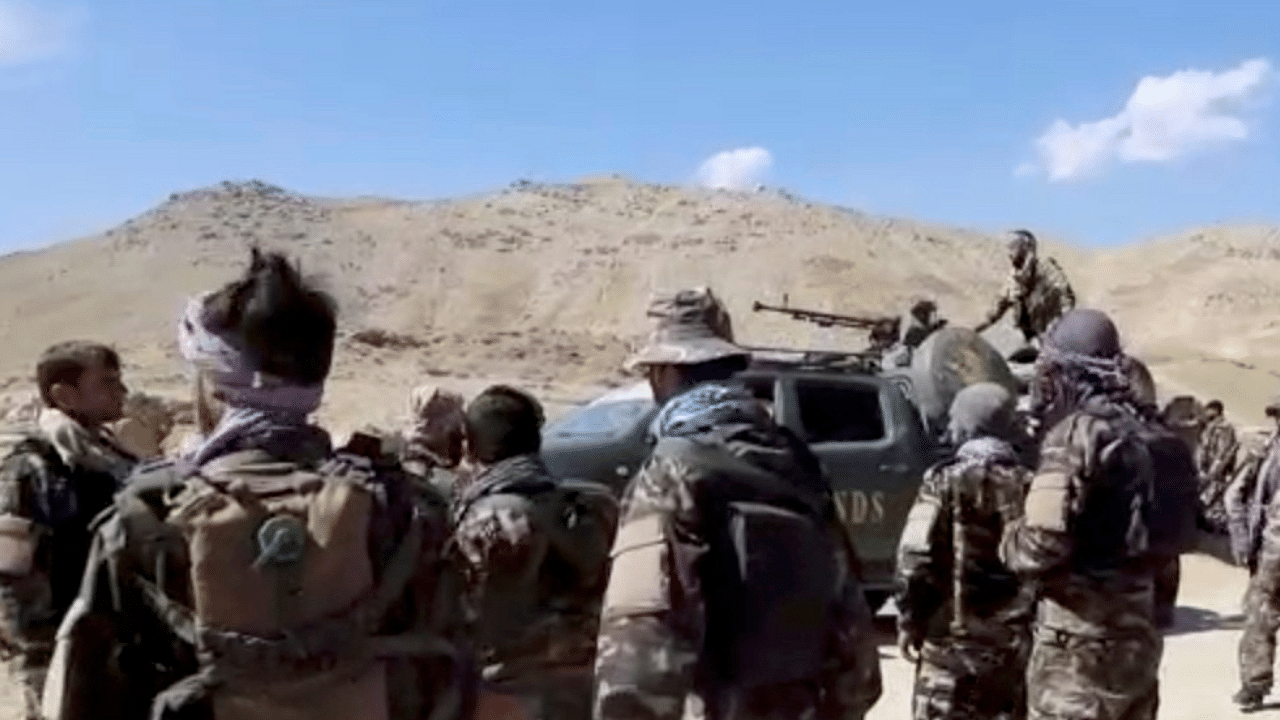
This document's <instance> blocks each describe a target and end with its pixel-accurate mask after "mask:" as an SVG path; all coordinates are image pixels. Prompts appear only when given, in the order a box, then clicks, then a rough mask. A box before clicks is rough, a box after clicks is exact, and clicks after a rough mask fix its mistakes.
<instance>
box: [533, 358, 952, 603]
mask: <svg viewBox="0 0 1280 720" xmlns="http://www.w3.org/2000/svg"><path fill="white" fill-rule="evenodd" d="M739 380H741V381H742V382H744V383H745V384H746V385H747V387H749V388H751V390H752V391H753V393H754V394H755V395H756V397H758V398H760V399H761V400H762V401H764V402H766V403H768V404H770V405H771V406H772V410H773V414H774V418H775V419H776V421H777V422H778V423H779V424H781V425H784V426H786V427H788V428H790V429H791V430H793V431H795V432H796V433H797V434H798V435H799V436H800V437H801V438H803V439H804V440H805V441H807V442H808V443H809V445H810V447H811V448H812V449H813V451H814V453H816V454H817V456H818V458H819V459H820V460H821V462H822V464H823V466H824V468H825V470H826V472H827V475H828V477H829V478H830V479H831V483H832V489H833V490H834V494H835V499H836V504H837V507H838V509H839V512H840V517H841V518H842V519H843V520H844V522H845V524H846V525H847V526H848V528H849V529H850V531H851V535H852V537H853V539H854V542H855V543H856V545H857V549H858V554H859V556H860V558H861V560H862V564H863V577H864V583H865V587H866V593H867V598H868V601H869V602H870V604H871V605H872V607H873V608H874V609H878V608H879V607H880V606H881V605H883V604H884V602H885V601H886V600H887V599H888V598H889V597H890V595H891V594H892V591H893V585H894V577H893V576H894V567H895V556H896V553H897V546H898V538H899V536H900V535H901V533H902V528H903V525H904V524H905V523H906V518H907V513H908V511H909V510H910V508H911V505H912V503H913V502H914V501H915V498H916V493H917V490H918V488H919V486H920V482H921V479H922V477H923V474H924V471H925V470H926V469H927V468H928V467H929V466H930V465H931V464H933V463H934V462H936V461H938V460H940V459H942V458H943V457H944V456H945V454H946V452H947V451H946V448H945V447H944V446H943V445H942V444H941V443H940V442H939V441H938V440H937V439H936V438H935V436H934V434H933V433H930V432H929V431H927V429H926V419H925V418H924V417H923V415H922V413H921V412H920V410H919V409H918V405H917V404H916V403H915V402H913V398H914V397H916V394H915V388H913V387H912V380H911V378H910V377H908V376H906V375H899V376H887V375H882V374H879V373H873V372H858V371H841V372H833V371H831V370H829V369H823V368H815V367H812V366H804V365H802V364H787V363H768V362H755V363H753V365H752V367H751V368H749V369H748V370H747V371H746V372H744V373H742V374H741V375H739ZM657 411H658V408H657V406H656V405H655V403H654V400H653V396H652V393H651V392H650V390H649V386H648V384H647V383H637V384H635V385H632V386H628V387H623V388H620V389H617V390H614V391H612V392H610V393H608V394H605V395H603V396H601V397H599V398H597V399H595V400H594V401H592V402H590V403H588V404H586V405H584V406H581V407H579V408H577V409H575V410H572V411H570V412H568V413H567V414H565V415H564V416H562V417H561V418H560V419H559V420H558V421H557V422H555V423H553V424H551V425H549V426H548V427H547V428H546V430H545V432H544V435H543V453H542V454H543V457H544V459H545V461H546V463H547V465H548V467H549V468H550V470H551V471H552V472H553V473H555V474H556V475H558V476H559V477H564V478H580V479H589V480H594V481H596V482H601V483H605V484H608V485H611V486H612V487H614V488H615V489H616V491H617V492H619V493H620V492H621V491H622V489H623V487H625V485H626V483H627V482H628V481H629V480H630V478H631V477H632V476H633V475H634V474H635V472H636V471H637V470H638V468H639V467H640V465H641V464H642V463H643V462H644V461H645V459H646V458H647V457H648V454H649V445H648V444H647V442H646V434H647V432H648V428H649V425H650V423H651V422H652V421H653V418H654V416H655V415H656V414H657Z"/></svg>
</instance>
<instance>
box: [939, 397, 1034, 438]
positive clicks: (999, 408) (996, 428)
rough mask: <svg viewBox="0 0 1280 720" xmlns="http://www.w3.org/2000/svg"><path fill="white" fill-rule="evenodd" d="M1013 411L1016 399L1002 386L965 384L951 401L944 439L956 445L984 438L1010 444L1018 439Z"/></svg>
mask: <svg viewBox="0 0 1280 720" xmlns="http://www.w3.org/2000/svg"><path fill="white" fill-rule="evenodd" d="M1016 410H1017V399H1016V398H1015V397H1014V396H1013V394H1012V393H1010V392H1009V391H1008V390H1007V389H1005V388H1004V387H1003V386H1002V385H998V384H996V383H991V382H980V383H974V384H973V385H968V386H966V387H965V388H964V389H962V390H961V391H960V392H958V393H956V397H955V399H954V400H952V401H951V412H950V425H949V426H948V428H947V435H948V438H949V439H950V440H951V442H952V443H953V444H954V445H956V446H959V445H963V444H964V443H966V442H969V441H970V440H977V439H978V438H984V437H988V438H996V439H999V440H1004V441H1006V442H1013V441H1015V440H1017V439H1018V432H1017V427H1018V419H1017V415H1016Z"/></svg>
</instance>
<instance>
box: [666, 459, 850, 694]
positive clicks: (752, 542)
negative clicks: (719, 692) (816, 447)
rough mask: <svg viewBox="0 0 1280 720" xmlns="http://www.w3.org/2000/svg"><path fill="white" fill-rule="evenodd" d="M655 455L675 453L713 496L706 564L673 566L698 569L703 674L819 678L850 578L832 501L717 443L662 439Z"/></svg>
mask: <svg viewBox="0 0 1280 720" xmlns="http://www.w3.org/2000/svg"><path fill="white" fill-rule="evenodd" d="M656 454H662V455H663V456H664V457H671V456H673V455H677V456H680V457H681V460H680V462H681V464H684V465H686V466H687V467H690V468H695V469H696V471H697V472H699V473H700V474H702V476H703V477H704V478H705V481H706V485H705V487H706V488H707V489H708V490H709V493H710V494H711V497H710V498H709V502H708V503H707V505H708V506H707V507H706V508H705V510H704V511H703V512H704V513H705V522H704V527H706V528H708V529H709V532H710V536H709V538H708V540H709V546H710V547H709V548H708V551H707V556H706V561H705V565H703V566H702V568H686V569H682V570H679V571H677V572H696V573H700V574H701V586H702V592H703V595H704V601H705V603H706V611H705V617H706V636H705V639H704V641H703V654H702V656H703V663H702V664H703V668H702V672H703V673H704V675H705V678H704V679H705V680H706V681H708V682H709V683H710V684H711V685H713V686H715V687H720V688H737V689H751V688H760V687H766V686H771V685H777V684H782V683H788V682H794V681H799V680H806V679H814V678H817V677H818V676H819V675H820V674H822V672H823V670H824V668H825V667H826V665H827V660H828V656H829V653H830V651H831V647H832V642H833V638H834V636H835V635H836V633H838V632H839V631H841V628H838V627H837V624H838V623H839V617H840V615H841V613H843V611H844V608H843V606H842V605H841V601H842V593H843V591H844V590H845V587H844V585H845V582H846V580H847V579H848V578H847V569H846V568H842V567H840V565H839V562H838V558H841V557H845V555H847V553H848V551H849V548H847V547H843V548H842V545H843V544H844V541H845V540H847V538H843V537H841V536H840V535H839V534H838V533H841V532H842V530H841V529H840V528H839V526H838V524H836V523H834V522H832V518H831V514H830V511H831V507H830V505H829V504H828V503H827V502H826V499H829V498H824V496H822V495H821V494H820V493H817V492H814V491H813V489H812V488H808V487H805V486H804V484H803V483H802V482H799V481H797V479H795V478H788V477H783V476H782V475H780V474H778V473H775V472H773V471H770V470H767V469H765V468H762V467H758V466H756V465H754V464H752V463H750V462H748V461H747V460H745V459H744V458H742V457H739V456H737V455H735V454H733V453H731V452H729V451H728V450H727V448H725V447H724V446H723V445H719V444H706V443H700V442H695V441H691V440H688V439H684V438H666V439H663V440H661V441H660V442H659V444H658V446H657V447H656V448H655V455H656ZM802 459H803V458H802ZM842 550H843V551H844V552H842ZM846 559H848V560H850V561H852V558H846Z"/></svg>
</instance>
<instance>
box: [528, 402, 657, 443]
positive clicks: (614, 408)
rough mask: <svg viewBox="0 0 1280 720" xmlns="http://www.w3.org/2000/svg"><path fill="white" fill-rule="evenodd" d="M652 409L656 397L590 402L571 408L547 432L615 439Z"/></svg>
mask: <svg viewBox="0 0 1280 720" xmlns="http://www.w3.org/2000/svg"><path fill="white" fill-rule="evenodd" d="M652 409H653V401H652V400H619V401H616V402H610V403H601V404H598V405H587V406H584V407H581V408H577V409H575V410H572V411H570V412H569V413H568V415H566V416H565V417H564V418H563V419H562V420H560V421H559V422H557V423H555V424H553V425H552V426H550V427H548V428H547V429H546V431H545V432H546V434H547V435H548V436H551V437H560V438H569V437H593V438H599V439H601V440H613V439H616V438H620V437H622V436H623V435H626V434H627V433H629V432H631V431H632V430H633V429H634V428H635V426H636V423H638V422H640V421H641V420H643V419H644V416H645V414H646V413H648V412H649V411H650V410H652Z"/></svg>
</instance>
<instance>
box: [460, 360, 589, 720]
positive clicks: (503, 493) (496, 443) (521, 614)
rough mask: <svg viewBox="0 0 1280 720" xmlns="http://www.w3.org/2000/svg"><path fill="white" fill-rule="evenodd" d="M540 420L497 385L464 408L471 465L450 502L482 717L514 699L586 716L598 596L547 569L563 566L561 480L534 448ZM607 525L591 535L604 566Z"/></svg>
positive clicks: (542, 714) (577, 719) (567, 716)
mask: <svg viewBox="0 0 1280 720" xmlns="http://www.w3.org/2000/svg"><path fill="white" fill-rule="evenodd" d="M542 422H543V414H542V407H541V405H540V404H539V403H538V401H537V400H535V399H534V398H533V397H531V396H529V395H528V394H526V393H524V392H522V391H519V390H516V389H514V388H511V387H507V386H504V385H496V386H493V387H490V388H489V389H487V390H485V391H484V392H482V393H480V395H479V396H477V397H476V398H475V399H474V400H472V401H471V404H470V405H469V406H468V407H467V410H466V428H467V453H468V456H469V459H470V461H471V463H472V465H473V466H474V467H475V473H474V476H473V477H472V479H471V480H470V481H469V484H467V485H466V486H465V487H463V488H461V489H460V490H459V492H458V494H457V497H456V499H455V502H454V523H455V530H454V542H455V543H456V544H457V547H458V549H459V551H460V553H461V554H462V556H463V558H465V560H466V577H467V583H466V585H467V590H466V597H467V600H468V606H469V608H470V609H471V612H472V615H473V617H474V620H475V623H476V625H477V643H478V648H479V652H480V657H481V665H482V667H483V674H484V678H485V684H486V688H487V690H488V692H487V693H486V694H485V696H484V698H483V700H482V704H481V709H480V717H481V718H486V717H497V714H496V710H495V709H496V708H499V707H501V708H504V709H505V708H511V707H512V706H518V707H519V709H520V711H521V712H522V713H523V715H524V717H526V718H530V719H531V720H590V717H591V666H592V661H593V660H594V658H595V640H596V632H597V628H598V618H599V612H600V597H599V594H598V593H594V592H581V590H582V588H581V587H580V585H579V584H578V583H576V582H567V583H561V582H556V578H554V577H553V573H554V572H556V568H557V567H567V566H561V565H557V563H559V562H561V552H562V551H563V548H561V547H559V546H558V544H557V538H558V534H559V533H558V530H557V525H556V524H555V521H556V518H557V517H558V512H559V508H558V507H556V505H555V504H554V502H555V499H556V497H557V496H556V494H555V488H556V487H557V486H558V485H559V484H560V481H559V480H558V479H557V478H554V477H552V475H551V474H550V472H549V471H548V470H547V467H546V465H544V464H543V462H542V459H541V457H540V456H539V454H538V453H539V450H540V448H541V432H542ZM607 530H608V532H609V533H610V534H609V535H603V534H602V535H601V536H600V537H599V538H598V539H597V541H596V543H595V544H596V548H597V549H596V557H597V558H598V559H599V560H600V562H599V563H598V566H599V569H600V571H601V574H602V573H603V570H604V562H605V561H606V560H607V557H608V546H609V541H610V540H611V539H612V537H611V533H612V528H608V529H607ZM495 695H497V696H506V702H505V703H504V702H502V700H503V698H501V697H494V696H495ZM507 712H508V713H510V714H514V710H508V711H507Z"/></svg>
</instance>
